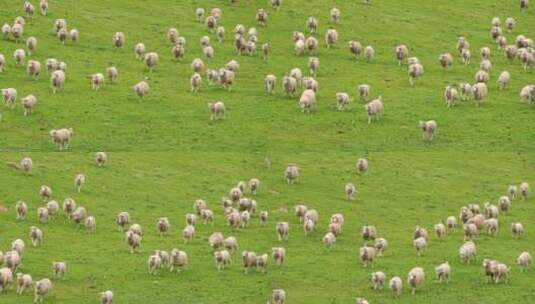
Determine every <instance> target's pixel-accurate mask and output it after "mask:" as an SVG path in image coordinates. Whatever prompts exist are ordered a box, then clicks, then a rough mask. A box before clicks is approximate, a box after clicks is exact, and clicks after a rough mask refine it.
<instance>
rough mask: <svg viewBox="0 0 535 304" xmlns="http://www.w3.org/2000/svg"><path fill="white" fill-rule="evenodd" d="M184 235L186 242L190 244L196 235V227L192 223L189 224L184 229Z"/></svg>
mask: <svg viewBox="0 0 535 304" xmlns="http://www.w3.org/2000/svg"><path fill="white" fill-rule="evenodd" d="M182 237H183V238H184V243H185V244H188V243H190V242H191V240H193V237H195V227H194V226H192V225H187V226H186V227H185V228H184V229H183V230H182Z"/></svg>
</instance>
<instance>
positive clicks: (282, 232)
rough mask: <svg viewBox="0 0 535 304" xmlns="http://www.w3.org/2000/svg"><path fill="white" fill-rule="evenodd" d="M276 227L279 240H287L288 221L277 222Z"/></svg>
mask: <svg viewBox="0 0 535 304" xmlns="http://www.w3.org/2000/svg"><path fill="white" fill-rule="evenodd" d="M276 228H277V229H276V231H277V237H278V239H279V242H280V241H282V240H288V236H289V235H290V224H288V222H278V223H277V227H276Z"/></svg>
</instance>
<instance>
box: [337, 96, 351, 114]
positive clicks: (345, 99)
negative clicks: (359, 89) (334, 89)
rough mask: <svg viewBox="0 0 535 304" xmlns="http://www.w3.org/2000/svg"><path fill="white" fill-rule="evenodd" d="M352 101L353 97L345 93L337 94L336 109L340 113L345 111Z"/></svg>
mask: <svg viewBox="0 0 535 304" xmlns="http://www.w3.org/2000/svg"><path fill="white" fill-rule="evenodd" d="M350 101H351V97H349V94H347V93H345V92H340V93H336V107H337V109H338V111H343V110H345V109H346V108H347V107H348V106H349V103H350Z"/></svg>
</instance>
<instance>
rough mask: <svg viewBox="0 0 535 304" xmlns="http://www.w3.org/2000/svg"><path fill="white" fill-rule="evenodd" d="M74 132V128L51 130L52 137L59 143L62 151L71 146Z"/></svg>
mask: <svg viewBox="0 0 535 304" xmlns="http://www.w3.org/2000/svg"><path fill="white" fill-rule="evenodd" d="M73 134H74V131H73V129H72V128H68V129H67V128H63V129H57V130H51V131H50V137H52V140H53V141H54V143H55V144H56V145H58V147H59V150H60V151H62V150H64V149H67V148H69V144H70V142H71V139H72V136H73Z"/></svg>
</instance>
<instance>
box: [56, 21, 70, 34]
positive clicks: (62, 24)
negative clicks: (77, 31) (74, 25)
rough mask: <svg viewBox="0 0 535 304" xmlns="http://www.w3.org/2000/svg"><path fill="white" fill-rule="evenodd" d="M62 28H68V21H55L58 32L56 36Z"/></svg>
mask: <svg viewBox="0 0 535 304" xmlns="http://www.w3.org/2000/svg"><path fill="white" fill-rule="evenodd" d="M62 28H67V21H66V20H65V19H56V20H55V21H54V30H55V31H56V34H57V33H58V31H59V30H60V29H62Z"/></svg>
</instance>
